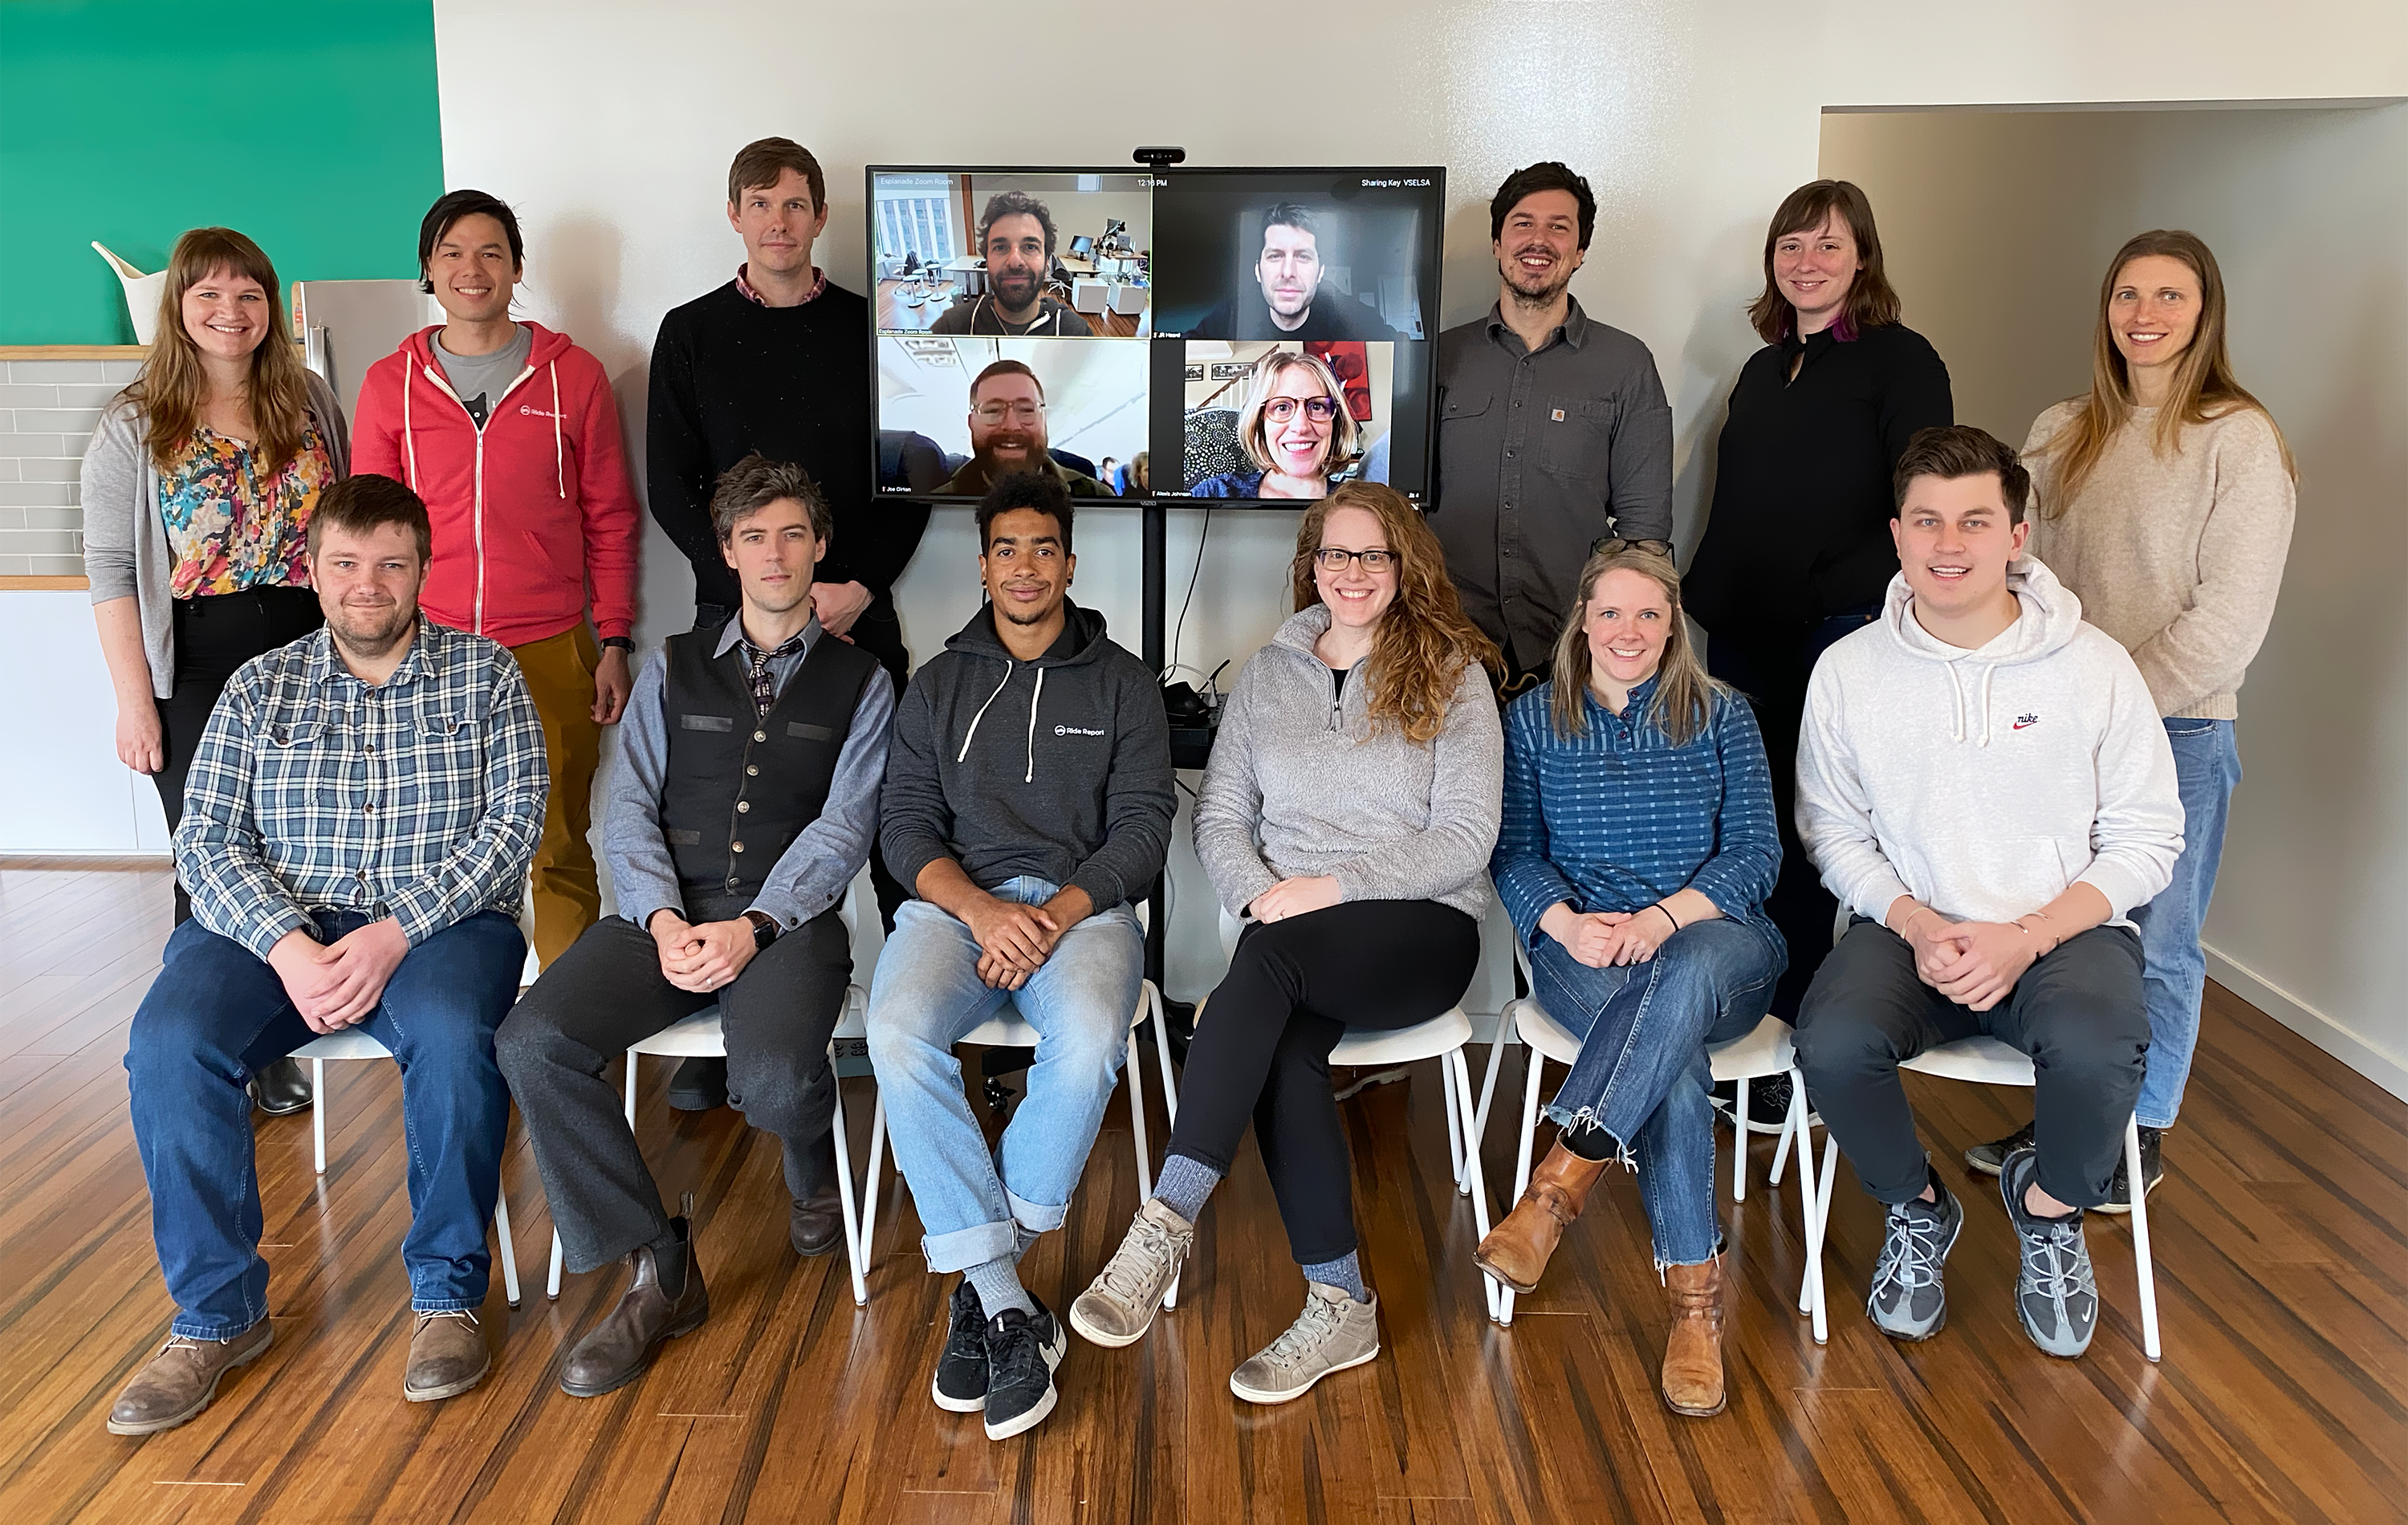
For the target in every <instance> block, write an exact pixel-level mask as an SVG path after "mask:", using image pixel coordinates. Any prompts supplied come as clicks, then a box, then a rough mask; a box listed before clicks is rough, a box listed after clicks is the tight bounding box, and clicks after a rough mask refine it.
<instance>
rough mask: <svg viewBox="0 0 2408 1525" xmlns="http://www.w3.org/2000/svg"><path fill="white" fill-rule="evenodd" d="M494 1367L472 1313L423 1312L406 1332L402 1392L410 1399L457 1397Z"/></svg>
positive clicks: (423, 1399) (419, 1400) (413, 1401)
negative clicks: (407, 1337)
mask: <svg viewBox="0 0 2408 1525" xmlns="http://www.w3.org/2000/svg"><path fill="white" fill-rule="evenodd" d="M493 1367H494V1353H493V1350H492V1348H491V1347H490V1346H488V1345H486V1344H485V1331H484V1330H483V1329H482V1328H481V1327H480V1325H479V1324H478V1322H477V1316H476V1315H475V1314H472V1313H468V1312H466V1311H451V1312H445V1313H423V1314H420V1315H419V1316H418V1327H417V1328H416V1329H415V1330H413V1331H411V1333H410V1336H409V1365H408V1367H407V1368H405V1369H404V1371H403V1373H402V1377H401V1395H402V1396H403V1397H404V1398H407V1399H408V1400H409V1401H410V1402H411V1403H435V1402H437V1401H438V1400H440V1399H445V1398H457V1397H459V1396H460V1395H461V1394H462V1393H464V1392H466V1391H467V1390H468V1389H469V1388H473V1387H475V1386H476V1385H477V1384H478V1383H480V1382H482V1381H483V1380H484V1379H485V1374H486V1373H487V1372H489V1371H492V1370H493Z"/></svg>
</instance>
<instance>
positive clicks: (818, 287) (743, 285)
mask: <svg viewBox="0 0 2408 1525" xmlns="http://www.w3.org/2000/svg"><path fill="white" fill-rule="evenodd" d="M751 268H753V266H752V264H751V262H749V261H748V262H746V263H745V264H742V265H739V266H737V267H736V295H738V296H741V297H742V298H744V299H745V300H746V301H748V302H750V303H752V304H753V306H754V307H767V306H768V305H769V300H768V298H767V297H766V296H763V295H761V294H760V293H759V292H757V291H754V290H753V282H751V281H747V280H745V279H744V272H745V271H747V270H750V269H751ZM825 290H827V272H826V271H825V270H823V269H821V268H820V267H819V266H816V265H814V266H811V289H810V290H809V291H807V292H805V293H803V301H802V302H796V304H795V305H796V307H801V306H802V305H803V302H809V301H810V300H812V299H813V298H815V297H817V296H818V295H820V293H822V292H824V291H825Z"/></svg>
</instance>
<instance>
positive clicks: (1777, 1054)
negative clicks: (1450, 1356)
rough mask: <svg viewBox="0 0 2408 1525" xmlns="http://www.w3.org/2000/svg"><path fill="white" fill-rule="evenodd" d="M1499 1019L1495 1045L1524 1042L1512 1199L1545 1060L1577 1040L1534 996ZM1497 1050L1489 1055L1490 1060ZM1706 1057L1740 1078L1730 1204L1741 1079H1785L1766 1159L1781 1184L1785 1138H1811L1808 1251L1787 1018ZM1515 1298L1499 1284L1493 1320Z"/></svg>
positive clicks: (1740, 1161) (1802, 1110)
mask: <svg viewBox="0 0 2408 1525" xmlns="http://www.w3.org/2000/svg"><path fill="white" fill-rule="evenodd" d="M1525 967H1526V968H1527V965H1526V966H1525ZM1498 1024H1499V1029H1498V1035H1497V1042H1498V1046H1499V1048H1500V1049H1501V1046H1502V1045H1503V1044H1505V1043H1511V1042H1512V1040H1513V1039H1514V1038H1515V1037H1516V1036H1518V1037H1519V1038H1520V1039H1521V1040H1522V1041H1523V1042H1524V1043H1528V1044H1529V1045H1530V1064H1529V1074H1528V1078H1527V1081H1526V1082H1525V1083H1524V1085H1523V1086H1522V1143H1521V1148H1520V1152H1519V1155H1518V1158H1516V1160H1515V1163H1514V1166H1513V1197H1512V1200H1513V1201H1517V1202H1518V1201H1521V1200H1522V1193H1523V1192H1524V1191H1526V1190H1527V1189H1529V1186H1530V1170H1531V1159H1530V1155H1531V1153H1532V1150H1533V1148H1534V1146H1535V1140H1536V1137H1537V1133H1538V1127H1539V1086H1540V1083H1541V1075H1542V1074H1543V1072H1544V1071H1545V1070H1546V1063H1545V1061H1546V1060H1547V1059H1553V1060H1555V1062H1556V1063H1557V1064H1567V1065H1568V1064H1570V1063H1571V1062H1572V1060H1573V1059H1575V1058H1577V1057H1579V1056H1580V1046H1581V1041H1580V1040H1579V1039H1578V1038H1576V1037H1574V1036H1572V1032H1571V1029H1569V1028H1566V1027H1565V1026H1563V1025H1562V1024H1561V1023H1559V1022H1557V1021H1556V1020H1555V1018H1554V1017H1552V1016H1550V1015H1548V1014H1547V1011H1546V1008H1545V1007H1543V1006H1541V1005H1540V1004H1539V1001H1538V998H1536V997H1535V996H1525V997H1523V998H1521V999H1520V1000H1515V1001H1513V1002H1512V1004H1510V1005H1508V1006H1507V1007H1506V1008H1505V1011H1504V1014H1502V1015H1501V1016H1499V1017H1498ZM1495 1052H1496V1051H1492V1053H1491V1058H1492V1059H1493V1058H1494V1057H1495ZM1706 1057H1707V1060H1708V1061H1709V1062H1710V1063H1711V1064H1712V1065H1713V1076H1714V1078H1715V1079H1716V1080H1728V1081H1736V1082H1738V1083H1739V1113H1738V1118H1739V1120H1738V1122H1737V1124H1736V1126H1735V1127H1734V1128H1733V1129H1732V1142H1731V1155H1732V1158H1731V1201H1735V1202H1736V1201H1746V1200H1747V1138H1748V1134H1747V1123H1746V1117H1747V1083H1748V1082H1749V1081H1750V1080H1753V1079H1760V1078H1763V1077H1765V1076H1768V1075H1780V1074H1785V1075H1787V1076H1788V1077H1789V1116H1788V1120H1787V1121H1786V1122H1785V1124H1784V1125H1783V1127H1782V1130H1781V1146H1780V1148H1779V1149H1778V1150H1776V1151H1775V1152H1774V1154H1773V1157H1772V1173H1771V1175H1770V1183H1771V1184H1772V1185H1773V1186H1776V1187H1777V1186H1779V1185H1780V1184H1781V1173H1782V1170H1783V1169H1784V1168H1785V1166H1786V1165H1787V1163H1788V1158H1789V1143H1790V1140H1791V1139H1793V1138H1799V1137H1803V1138H1807V1139H1809V1141H1810V1142H1809V1143H1807V1144H1804V1145H1803V1146H1801V1147H1800V1148H1799V1166H1798V1189H1799V1196H1800V1198H1801V1199H1802V1200H1803V1207H1804V1217H1803V1223H1804V1227H1805V1230H1806V1242H1807V1247H1808V1251H1809V1254H1810V1255H1811V1254H1812V1252H1813V1247H1814V1245H1815V1244H1816V1239H1815V1235H1816V1234H1817V1232H1818V1231H1819V1229H1820V1224H1821V1215H1820V1214H1818V1213H1817V1212H1816V1211H1815V1198H1814V1156H1813V1143H1812V1142H1811V1139H1812V1135H1811V1134H1809V1133H1808V1132H1807V1128H1808V1115H1807V1112H1806V1085H1805V1082H1804V1081H1803V1080H1801V1079H1800V1078H1799V1074H1798V1058H1797V1048H1796V1045H1795V1043H1793V1041H1792V1039H1791V1035H1790V1030H1789V1024H1788V1023H1786V1022H1784V1021H1782V1020H1781V1019H1780V1018H1779V1017H1777V1016H1768V1017H1766V1018H1765V1019H1764V1020H1763V1021H1761V1022H1759V1023H1757V1024H1756V1028H1755V1030H1753V1031H1751V1032H1748V1033H1746V1034H1744V1035H1743V1036H1741V1037H1738V1038H1734V1039H1732V1040H1731V1041H1730V1042H1729V1043H1713V1044H1709V1045H1708V1046H1707V1049H1706ZM1515 1296H1516V1294H1515V1293H1514V1291H1513V1289H1512V1288H1510V1287H1501V1286H1500V1287H1498V1290H1497V1296H1496V1297H1495V1299H1494V1300H1493V1302H1494V1307H1493V1310H1492V1311H1493V1313H1494V1315H1495V1316H1496V1319H1497V1322H1498V1323H1499V1324H1511V1323H1512V1322H1513V1299H1514V1297H1515ZM1821 1318H1822V1316H1821V1314H1820V1312H1819V1311H1816V1312H1815V1319H1816V1323H1815V1329H1816V1336H1815V1337H1816V1338H1817V1339H1818V1340H1819V1339H1820V1338H1821V1337H1822V1335H1821V1329H1822V1322H1821Z"/></svg>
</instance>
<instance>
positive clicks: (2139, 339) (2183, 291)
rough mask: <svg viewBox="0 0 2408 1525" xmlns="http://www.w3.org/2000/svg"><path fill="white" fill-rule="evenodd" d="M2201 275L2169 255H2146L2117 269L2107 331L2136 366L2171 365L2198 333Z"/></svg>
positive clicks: (2109, 299) (2129, 362)
mask: <svg viewBox="0 0 2408 1525" xmlns="http://www.w3.org/2000/svg"><path fill="white" fill-rule="evenodd" d="M2199 312H2200V287H2199V276H2198V274H2197V272H2195V271H2193V270H2192V269H2191V267H2190V266H2187V265H2186V264H2184V263H2183V262H2182V261H2181V260H2178V259H2175V258H2173V257H2172V256H2171V255H2170V254H2143V255H2142V256H2141V257H2140V258H2139V259H2136V260H2133V261H2131V262H2130V263H2128V264H2127V265H2126V266H2124V267H2123V268H2122V269H2120V270H2118V271H2116V272H2115V284H2114V287H2113V288H2112V289H2111V290H2110V291H2109V292H2108V294H2107V331H2108V333H2110V334H2112V335H2113V336H2114V339H2115V350H2116V352H2117V353H2119V354H2121V355H2122V356H2123V357H2124V363H2125V364H2126V365H2128V366H2129V367H2133V368H2134V369H2135V370H2145V369H2147V368H2149V367H2157V366H2171V365H2172V364H2173V363H2174V362H2175V361H2177V360H2180V359H2181V358H2182V357H2183V352H2185V351H2186V350H2188V349H2189V348H2190V341H2191V340H2192V339H2193V338H2196V337H2197V336H2198V334H2199Z"/></svg>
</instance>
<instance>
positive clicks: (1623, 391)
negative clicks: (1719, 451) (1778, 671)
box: [1430, 162, 1672, 696]
mask: <svg viewBox="0 0 2408 1525" xmlns="http://www.w3.org/2000/svg"><path fill="white" fill-rule="evenodd" d="M1488 214H1489V226H1490V233H1491V236H1492V237H1493V238H1494V241H1495V248H1496V252H1497V270H1498V277H1499V278H1500V279H1499V286H1500V290H1499V292H1498V300H1497V305H1496V306H1495V307H1493V308H1491V309H1489V310H1488V312H1487V314H1486V315H1485V316H1484V317H1482V318H1480V319H1479V320H1477V321H1476V322H1473V323H1468V324H1463V325H1461V326H1460V327H1456V328H1450V329H1448V330H1446V331H1445V332H1444V333H1442V334H1441V335H1440V336H1439V339H1438V379H1439V426H1438V497H1437V506H1436V509H1435V511H1433V513H1432V516H1431V519H1430V527H1431V528H1432V529H1435V530H1436V531H1438V538H1439V543H1440V544H1441V545H1442V546H1444V547H1445V549H1446V566H1447V571H1448V573H1449V574H1450V575H1451V576H1453V578H1454V579H1455V587H1456V589H1457V590H1458V591H1460V592H1461V594H1462V596H1463V607H1464V611H1465V612H1466V613H1468V614H1469V615H1470V616H1471V618H1472V621H1473V622H1474V623H1475V624H1477V625H1478V626H1480V627H1481V628H1482V629H1483V630H1485V631H1486V632H1488V635H1489V636H1490V638H1491V639H1493V640H1496V641H1497V642H1498V645H1500V646H1502V647H1503V648H1504V650H1505V659H1506V662H1507V664H1508V666H1509V668H1510V669H1511V674H1510V676H1509V679H1508V683H1507V685H1506V692H1507V694H1508V695H1509V696H1510V695H1511V694H1512V693H1518V692H1520V691H1521V690H1522V689H1524V688H1527V687H1529V686H1532V685H1533V684H1535V683H1538V682H1540V681H1541V680H1542V679H1543V678H1544V677H1545V675H1546V671H1547V668H1548V663H1549V659H1550V657H1551V656H1552V655H1553V651H1554V646H1555V636H1556V634H1557V632H1558V631H1559V630H1560V629H1561V628H1562V626H1563V621H1564V616H1565V614H1566V612H1567V611H1569V610H1570V607H1571V602H1572V599H1573V597H1575V596H1576V595H1577V594H1578V592H1579V591H1580V590H1579V589H1578V588H1576V587H1575V586H1574V585H1573V584H1574V583H1576V582H1577V581H1578V580H1579V576H1580V568H1581V565H1582V563H1584V562H1585V561H1586V560H1587V559H1588V554H1589V549H1590V547H1591V546H1593V545H1594V544H1595V543H1596V542H1598V540H1606V539H1608V538H1610V537H1617V536H1618V537H1619V538H1621V539H1623V540H1654V541H1658V542H1666V543H1667V545H1668V547H1669V542H1670V540H1671V536H1672V410H1671V406H1670V404H1669V403H1668V402H1666V401H1665V398H1664V383H1663V382H1662V381H1660V380H1659V379H1658V378H1657V376H1656V357H1655V356H1654V355H1652V354H1650V353H1649V352H1648V350H1647V346H1646V345H1644V344H1642V343H1641V342H1640V341H1639V340H1638V339H1636V338H1632V337H1631V336H1630V335H1628V334H1626V333H1624V332H1622V330H1620V329H1618V328H1610V327H1608V326H1606V325H1605V324H1601V323H1597V322H1595V321H1593V320H1591V319H1590V317H1589V316H1588V314H1587V313H1585V312H1584V311H1582V310H1581V305H1580V303H1579V302H1577V301H1575V300H1574V299H1573V298H1572V295H1571V294H1570V291H1569V290H1568V289H1567V288H1568V287H1569V286H1570V282H1571V278H1572V272H1573V271H1575V270H1577V269H1579V268H1580V266H1581V262H1582V260H1583V259H1584V258H1585V257H1586V256H1587V252H1588V243H1589V237H1590V235H1591V234H1592V233H1594V232H1595V231H1596V227H1597V201H1596V198H1595V197H1594V196H1592V195H1591V194H1589V188H1588V182H1587V181H1586V180H1583V179H1582V178H1581V177H1580V176H1578V175H1575V174H1573V173H1572V172H1571V171H1570V169H1568V168H1566V167H1565V166H1564V165H1560V164H1555V163H1552V162H1550V163H1546V164H1538V165H1531V166H1530V167H1529V168H1527V169H1521V170H1516V171H1515V172H1514V173H1513V174H1512V175H1511V176H1509V177H1507V179H1506V181H1505V183H1504V185H1503V186H1502V187H1500V188H1499V189H1498V193H1497V195H1496V198H1495V199H1494V200H1492V201H1491V202H1490V203H1489V209H1488Z"/></svg>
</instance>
